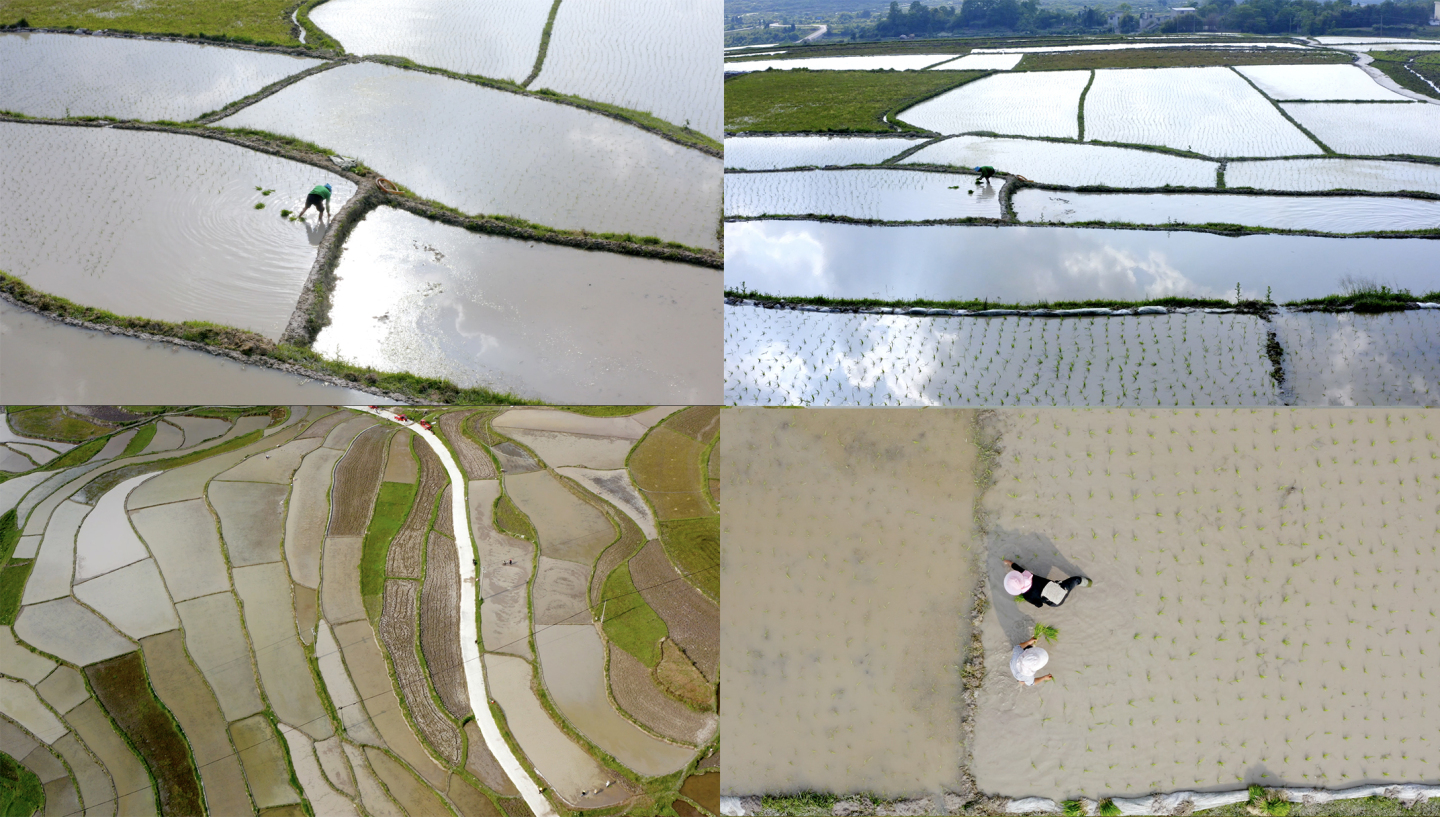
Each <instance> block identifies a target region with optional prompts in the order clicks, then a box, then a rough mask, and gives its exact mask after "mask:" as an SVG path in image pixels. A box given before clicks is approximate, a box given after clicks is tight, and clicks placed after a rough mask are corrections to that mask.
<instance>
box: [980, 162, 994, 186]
mask: <svg viewBox="0 0 1440 817" xmlns="http://www.w3.org/2000/svg"><path fill="white" fill-rule="evenodd" d="M975 172H976V173H979V174H980V178H981V179H984V180H985V181H986V182H987V183H988V182H989V181H990V177H991V176H994V175H995V168H993V167H991V166H990V165H981V166H980V167H977V168H975Z"/></svg>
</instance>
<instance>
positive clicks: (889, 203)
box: [725, 170, 1000, 221]
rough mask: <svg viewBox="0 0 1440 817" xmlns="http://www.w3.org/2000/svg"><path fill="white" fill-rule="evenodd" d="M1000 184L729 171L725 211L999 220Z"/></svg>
mask: <svg viewBox="0 0 1440 817" xmlns="http://www.w3.org/2000/svg"><path fill="white" fill-rule="evenodd" d="M999 190H1000V187H999V185H997V184H995V183H993V182H992V183H990V184H987V185H982V186H980V187H978V188H977V187H976V186H975V177H974V176H968V175H966V176H961V175H951V174H948V173H928V172H922V171H914V170H802V171H795V172H779V173H727V174H726V175H725V215H727V216H763V215H801V216H803V215H830V216H846V217H849V218H862V219H873V220H876V221H924V220H930V219H933V220H940V219H961V218H999V217H1000V199H999V195H998V193H999Z"/></svg>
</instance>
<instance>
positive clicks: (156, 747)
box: [85, 651, 205, 816]
mask: <svg viewBox="0 0 1440 817" xmlns="http://www.w3.org/2000/svg"><path fill="white" fill-rule="evenodd" d="M85 675H86V677H88V678H89V679H90V686H91V687H93V688H94V690H95V697H97V698H99V699H100V703H101V704H103V705H104V707H105V709H106V711H108V712H109V713H110V717H112V718H114V719H115V723H116V724H117V725H118V726H119V727H120V730H121V731H122V732H123V733H124V734H125V736H126V737H127V738H129V740H130V743H131V744H132V745H133V746H134V747H135V748H136V749H137V750H138V751H139V754H140V757H141V759H142V760H144V761H145V765H146V766H148V767H150V773H151V774H152V775H154V776H155V783H156V788H157V789H158V790H159V793H160V810H161V812H162V813H163V814H165V815H167V816H168V815H172V814H174V815H181V814H203V813H205V800H204V797H203V796H202V795H201V793H200V777H199V775H197V774H196V772H195V764H194V762H193V761H192V760H191V758H190V747H189V745H188V744H187V743H186V742H185V738H184V736H183V735H181V734H180V727H179V726H177V725H176V723H175V720H174V719H173V718H171V716H170V711H169V710H168V709H166V708H165V706H164V705H163V704H161V703H160V701H159V699H158V698H156V697H155V693H154V692H153V691H151V689H150V681H149V679H148V678H147V677H146V675H145V662H144V661H143V660H142V659H141V658H140V653H139V652H138V651H137V652H132V653H127V654H125V655H122V656H120V657H119V658H112V659H110V660H109V661H104V662H101V663H99V664H93V665H91V666H89V667H87V668H86V669H85Z"/></svg>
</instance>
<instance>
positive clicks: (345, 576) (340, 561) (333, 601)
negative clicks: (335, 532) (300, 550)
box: [320, 536, 365, 624]
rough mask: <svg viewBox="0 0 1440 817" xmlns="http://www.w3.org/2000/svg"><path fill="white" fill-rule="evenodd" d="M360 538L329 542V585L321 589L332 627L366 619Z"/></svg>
mask: <svg viewBox="0 0 1440 817" xmlns="http://www.w3.org/2000/svg"><path fill="white" fill-rule="evenodd" d="M361 544H362V542H361V538H360V537H359V536H340V537H333V538H329V539H326V540H325V582H324V583H323V584H321V585H320V607H321V609H322V610H324V612H325V619H326V620H327V621H329V622H330V623H331V624H343V623H345V622H347V621H354V620H356V619H361V618H365V600H364V599H362V598H361V597H360V546H361Z"/></svg>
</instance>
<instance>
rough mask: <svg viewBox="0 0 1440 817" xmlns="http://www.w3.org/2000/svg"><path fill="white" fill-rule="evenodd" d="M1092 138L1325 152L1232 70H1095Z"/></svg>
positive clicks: (1263, 151)
mask: <svg viewBox="0 0 1440 817" xmlns="http://www.w3.org/2000/svg"><path fill="white" fill-rule="evenodd" d="M1346 107H1354V106H1346ZM1384 107H1389V106H1384ZM1085 138H1086V139H1090V140H1098V141H1103V142H1127V143H1130V144H1141V145H1163V146H1165V147H1170V148H1176V149H1179V150H1188V151H1193V152H1196V153H1202V154H1205V155H1209V156H1300V155H1306V154H1318V153H1321V152H1322V151H1321V150H1320V146H1319V145H1316V144H1315V143H1314V142H1312V141H1311V140H1310V139H1309V138H1308V137H1307V136H1305V134H1304V133H1302V132H1300V130H1298V129H1297V128H1296V127H1295V126H1294V125H1292V124H1290V123H1289V122H1288V121H1287V120H1286V119H1285V117H1283V116H1281V115H1280V112H1279V111H1277V110H1275V107H1274V106H1273V105H1271V103H1270V101H1269V100H1267V99H1266V98H1265V97H1264V96H1261V95H1260V94H1259V93H1257V92H1256V91H1255V89H1254V88H1253V87H1251V86H1250V84H1249V83H1247V82H1246V81H1245V80H1244V79H1243V78H1241V77H1240V76H1239V75H1237V74H1236V73H1235V72H1234V71H1231V70H1230V69H1229V68H1225V67H1206V68H1153V69H1128V70H1115V69H1107V70H1100V71H1096V72H1095V82H1094V84H1093V85H1092V86H1091V88H1090V93H1089V94H1087V95H1086V97H1085ZM1321 138H1322V139H1323V138H1324V137H1321Z"/></svg>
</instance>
